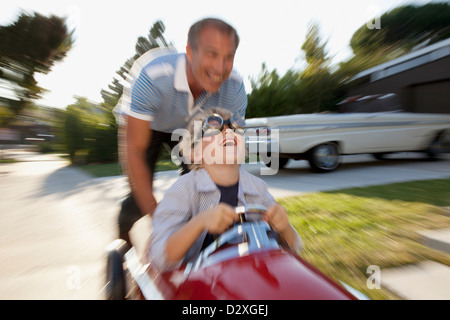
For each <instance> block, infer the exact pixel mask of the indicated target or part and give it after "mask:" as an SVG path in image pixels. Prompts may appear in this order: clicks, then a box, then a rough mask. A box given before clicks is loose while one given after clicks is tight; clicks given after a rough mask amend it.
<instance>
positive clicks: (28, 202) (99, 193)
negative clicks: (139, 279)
mask: <svg viewBox="0 0 450 320" xmlns="http://www.w3.org/2000/svg"><path fill="white" fill-rule="evenodd" d="M3 152H4V154H5V151H3ZM14 152H15V154H14V155H13V156H14V157H16V158H21V159H22V160H26V161H25V162H19V163H13V164H1V165H0V206H1V207H0V257H1V259H0V299H101V298H102V292H101V289H102V286H103V281H104V263H105V260H104V248H105V246H106V245H107V244H108V243H109V242H110V241H112V240H113V239H114V237H115V234H116V225H115V221H116V216H117V212H118V209H119V205H120V201H121V199H122V198H123V197H124V196H125V195H126V194H127V192H128V186H127V181H126V179H125V178H124V177H111V178H99V179H92V178H91V177H90V176H88V175H86V174H84V173H83V172H81V171H79V170H78V169H75V168H72V167H69V166H68V163H67V162H66V161H61V160H60V158H58V157H55V156H43V155H38V154H34V153H28V152H23V151H20V150H15V151H14ZM244 166H245V167H246V169H247V170H248V171H250V172H252V173H254V174H256V175H259V174H260V171H261V169H262V166H260V165H258V164H246V165H244ZM261 177H262V178H263V179H264V180H265V181H266V182H267V183H268V184H269V186H270V189H271V192H272V193H273V194H274V195H275V197H282V196H286V195H292V194H297V193H302V192H314V191H318V190H330V189H339V188H342V187H348V186H363V185H367V184H384V183H388V182H398V181H407V180H418V179H434V178H443V177H450V157H447V158H446V159H444V160H442V161H437V162H424V161H421V160H419V159H418V158H417V157H416V156H415V155H410V154H404V155H401V156H400V158H399V157H397V159H394V160H388V161H386V162H379V161H373V160H372V159H371V158H370V157H364V156H358V157H349V158H346V159H345V162H344V164H343V165H342V166H341V168H339V169H338V170H337V171H336V172H332V173H328V174H313V173H311V172H310V171H309V169H308V168H307V166H306V163H305V162H304V161H294V162H292V163H290V164H289V165H288V168H287V169H285V170H282V171H280V172H279V173H278V174H276V175H271V176H261ZM176 178H177V173H176V172H174V171H169V172H161V173H157V175H156V180H155V189H156V193H157V198H160V197H162V195H163V193H164V190H166V189H167V188H168V186H170V185H171V184H172V183H173V182H174V181H175V180H176ZM148 226H149V221H147V220H145V219H142V220H141V221H140V224H139V225H138V226H137V227H136V228H135V230H134V232H135V234H139V233H141V234H142V233H143V232H144V233H145V232H147V230H148Z"/></svg>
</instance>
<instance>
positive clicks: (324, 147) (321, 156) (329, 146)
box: [307, 142, 340, 172]
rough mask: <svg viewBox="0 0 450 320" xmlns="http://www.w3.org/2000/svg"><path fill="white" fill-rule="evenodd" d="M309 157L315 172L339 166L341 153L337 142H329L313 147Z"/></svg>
mask: <svg viewBox="0 0 450 320" xmlns="http://www.w3.org/2000/svg"><path fill="white" fill-rule="evenodd" d="M307 159H308V162H309V165H310V166H311V169H312V170H313V171H314V172H330V171H333V170H335V169H336V168H337V167H338V166H339V162H340V155H339V149H338V146H337V144H336V143H334V142H327V143H323V144H320V145H318V146H316V147H314V148H312V149H311V150H310V151H309V152H308V154H307Z"/></svg>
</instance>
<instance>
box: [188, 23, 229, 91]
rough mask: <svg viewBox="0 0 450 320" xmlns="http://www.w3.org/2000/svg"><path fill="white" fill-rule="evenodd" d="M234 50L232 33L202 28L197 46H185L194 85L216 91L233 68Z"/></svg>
mask: <svg viewBox="0 0 450 320" xmlns="http://www.w3.org/2000/svg"><path fill="white" fill-rule="evenodd" d="M235 52H236V44H235V39H234V36H233V35H231V34H226V33H222V32H221V31H219V30H217V29H216V28H213V27H205V28H203V30H202V31H201V32H200V36H199V39H198V43H197V48H196V49H194V48H191V47H190V45H189V44H188V45H187V47H186V57H187V59H188V61H189V63H190V65H191V68H192V73H193V76H194V78H195V79H194V81H195V82H196V86H197V87H198V88H199V89H200V88H201V89H203V90H205V91H207V92H211V93H215V92H217V91H218V90H219V88H220V86H221V85H222V83H223V82H224V81H225V80H226V79H228V77H229V75H230V73H231V70H232V69H233V62H234V54H235Z"/></svg>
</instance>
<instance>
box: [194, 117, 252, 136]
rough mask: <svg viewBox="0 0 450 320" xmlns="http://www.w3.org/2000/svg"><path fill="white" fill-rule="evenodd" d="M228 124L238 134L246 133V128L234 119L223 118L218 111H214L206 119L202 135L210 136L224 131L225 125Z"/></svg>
mask: <svg viewBox="0 0 450 320" xmlns="http://www.w3.org/2000/svg"><path fill="white" fill-rule="evenodd" d="M226 124H227V125H228V127H230V129H233V131H234V132H235V133H237V134H244V128H243V127H242V126H240V125H239V124H238V123H237V122H236V121H233V120H232V119H227V120H223V118H222V117H221V116H220V115H218V114H217V113H213V114H212V115H210V116H208V117H207V118H206V119H205V122H204V123H203V127H202V137H209V136H213V135H216V134H219V133H221V132H222V131H223V128H224V125H226Z"/></svg>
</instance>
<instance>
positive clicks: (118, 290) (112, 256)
mask: <svg viewBox="0 0 450 320" xmlns="http://www.w3.org/2000/svg"><path fill="white" fill-rule="evenodd" d="M127 249H128V246H127V244H126V242H125V241H123V240H116V241H114V242H113V243H112V244H111V245H110V246H109V247H108V249H107V257H106V286H105V298H106V300H124V299H125V297H126V285H125V274H124V271H123V262H124V260H123V256H124V254H125V252H126V250H127Z"/></svg>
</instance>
